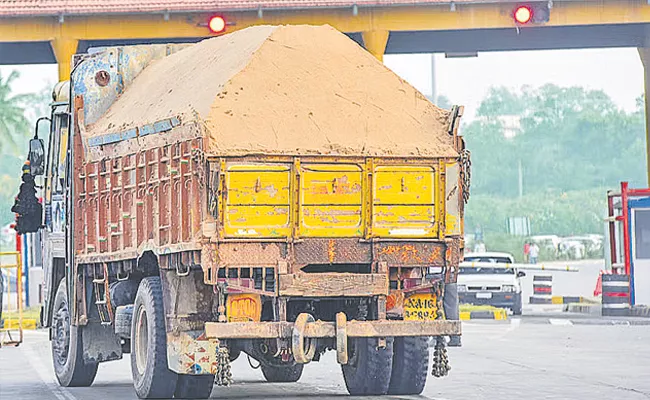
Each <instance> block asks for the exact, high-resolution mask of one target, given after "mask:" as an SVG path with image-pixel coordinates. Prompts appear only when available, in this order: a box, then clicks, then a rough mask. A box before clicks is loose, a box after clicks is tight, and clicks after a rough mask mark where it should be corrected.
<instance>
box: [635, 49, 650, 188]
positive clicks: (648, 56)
mask: <svg viewBox="0 0 650 400" xmlns="http://www.w3.org/2000/svg"><path fill="white" fill-rule="evenodd" d="M638 50H639V56H641V62H642V63H643V77H644V82H645V84H644V88H645V90H644V93H645V135H646V136H645V145H646V153H645V154H646V167H647V168H646V178H647V180H648V186H649V187H650V48H639V49H638Z"/></svg>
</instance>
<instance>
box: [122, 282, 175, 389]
mask: <svg viewBox="0 0 650 400" xmlns="http://www.w3.org/2000/svg"><path fill="white" fill-rule="evenodd" d="M131 374H132V375H133V386H134V388H135V393H136V394H137V395H138V397H139V398H141V399H160V398H171V397H172V396H173V395H174V392H175V390H176V381H177V379H178V375H177V374H176V373H175V372H173V371H171V370H170V369H169V367H168V365H167V332H166V330H165V316H164V309H163V299H162V288H161V284H160V278H158V277H147V278H144V279H143V280H142V281H141V282H140V287H139V288H138V294H137V295H136V296H135V303H134V304H133V320H132V325H131Z"/></svg>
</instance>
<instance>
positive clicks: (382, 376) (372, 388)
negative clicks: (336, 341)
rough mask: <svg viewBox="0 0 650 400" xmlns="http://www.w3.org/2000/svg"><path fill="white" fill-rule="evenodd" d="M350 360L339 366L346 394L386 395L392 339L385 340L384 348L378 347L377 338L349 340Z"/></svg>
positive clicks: (391, 365) (390, 364)
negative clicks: (346, 390)
mask: <svg viewBox="0 0 650 400" xmlns="http://www.w3.org/2000/svg"><path fill="white" fill-rule="evenodd" d="M348 352H349V354H350V358H349V361H348V363H347V364H344V365H341V369H342V370H343V378H344V380H345V386H346V387H347V389H348V393H350V394H351V395H353V396H355V395H356V396H359V395H384V394H386V393H388V385H389V383H390V375H391V371H392V368H393V338H386V346H385V347H383V348H379V347H378V339H377V338H355V339H350V340H349V345H348Z"/></svg>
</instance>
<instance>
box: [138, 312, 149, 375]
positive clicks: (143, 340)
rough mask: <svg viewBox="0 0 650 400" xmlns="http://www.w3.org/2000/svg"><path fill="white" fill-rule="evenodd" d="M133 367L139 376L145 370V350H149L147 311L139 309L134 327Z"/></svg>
mask: <svg viewBox="0 0 650 400" xmlns="http://www.w3.org/2000/svg"><path fill="white" fill-rule="evenodd" d="M134 340H135V342H134V343H135V365H136V367H137V368H138V372H139V373H140V374H144V372H145V369H146V368H147V349H148V348H149V323H148V322H147V311H146V310H145V308H144V307H140V309H139V310H138V314H137V320H136V325H135V338H134Z"/></svg>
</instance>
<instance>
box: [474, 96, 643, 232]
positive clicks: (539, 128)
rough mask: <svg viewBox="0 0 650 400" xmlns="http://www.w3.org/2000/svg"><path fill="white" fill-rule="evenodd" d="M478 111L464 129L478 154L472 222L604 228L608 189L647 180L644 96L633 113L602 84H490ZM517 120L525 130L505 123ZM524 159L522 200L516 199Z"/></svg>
mask: <svg viewBox="0 0 650 400" xmlns="http://www.w3.org/2000/svg"><path fill="white" fill-rule="evenodd" d="M477 114H478V116H479V118H477V120H475V121H473V122H472V123H470V124H468V125H467V126H465V127H464V129H463V133H464V135H465V137H466V140H467V147H468V148H469V150H471V152H472V195H473V197H472V198H471V199H470V204H469V205H468V211H467V221H466V222H467V223H469V224H470V226H471V224H472V223H480V224H481V225H482V226H484V227H486V228H487V230H490V229H493V230H494V231H497V232H503V231H505V218H506V217H507V216H515V215H517V216H526V215H527V216H530V217H531V218H533V220H532V223H533V226H534V227H535V229H536V231H537V232H540V231H539V230H537V229H541V230H542V231H541V232H546V233H571V231H572V230H573V229H575V230H576V231H575V233H588V232H589V231H593V230H594V229H597V230H598V231H599V230H600V229H598V227H599V225H601V224H602V221H601V220H600V219H599V218H600V217H602V215H600V211H602V210H601V207H600V205H601V203H602V204H604V198H605V197H604V196H605V190H606V189H611V188H615V187H617V186H618V184H619V182H620V181H622V180H626V181H629V182H630V183H631V185H632V186H637V187H638V186H645V185H646V177H645V174H646V172H645V168H644V166H645V165H646V164H645V161H646V157H647V155H646V154H645V124H644V118H645V114H644V111H643V102H642V101H638V107H637V110H635V111H634V112H629V113H628V112H625V111H623V110H621V109H619V108H618V107H617V106H616V104H615V103H614V102H613V101H612V100H611V99H610V98H609V96H607V94H606V93H604V92H602V91H599V90H588V89H584V88H580V87H559V86H556V85H544V86H542V87H540V88H537V89H533V88H530V87H524V88H522V89H520V90H510V89H507V88H492V89H490V91H489V92H488V95H487V96H486V97H485V99H484V100H483V101H482V103H481V104H480V106H479V108H478V112H477ZM505 116H508V117H509V118H504V117H505ZM513 119H514V120H515V121H519V129H517V134H516V135H515V136H514V137H510V138H508V137H506V136H505V135H504V132H505V129H504V121H512V120H513ZM520 160H521V163H522V171H523V182H524V185H523V186H524V195H525V196H524V198H523V199H517V191H518V190H517V189H518V163H519V161H520ZM567 193H568V196H567V195H566V194H567ZM594 193H602V197H596V198H595V199H594ZM562 196H565V197H566V198H568V199H569V200H565V201H559V200H558V199H559V198H560V197H562ZM479 199H483V200H479ZM499 204H500V205H501V207H498V208H499V209H498V210H497V209H495V207H497V205H499ZM488 205H489V206H488Z"/></svg>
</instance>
